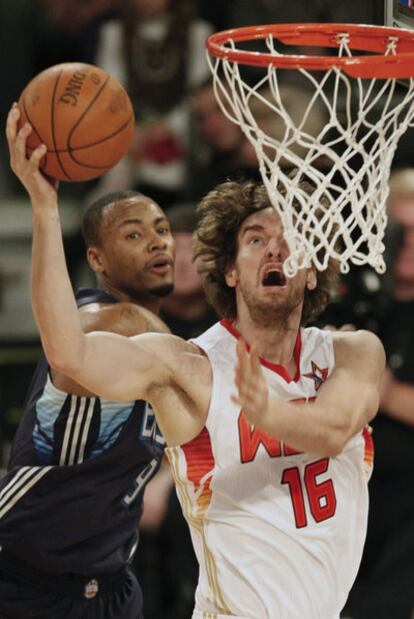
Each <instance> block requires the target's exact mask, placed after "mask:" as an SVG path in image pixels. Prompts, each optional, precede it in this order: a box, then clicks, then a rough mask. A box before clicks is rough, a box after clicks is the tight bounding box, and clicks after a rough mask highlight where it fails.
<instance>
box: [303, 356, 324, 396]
mask: <svg viewBox="0 0 414 619" xmlns="http://www.w3.org/2000/svg"><path fill="white" fill-rule="evenodd" d="M311 366H312V372H309V374H304V375H303V376H305V377H306V378H311V379H312V380H313V382H314V383H315V391H318V389H319V387H320V386H321V385H322V383H324V382H325V380H326V378H327V376H328V368H322V369H321V368H320V367H318V366H317V365H316V363H315V362H314V361H311Z"/></svg>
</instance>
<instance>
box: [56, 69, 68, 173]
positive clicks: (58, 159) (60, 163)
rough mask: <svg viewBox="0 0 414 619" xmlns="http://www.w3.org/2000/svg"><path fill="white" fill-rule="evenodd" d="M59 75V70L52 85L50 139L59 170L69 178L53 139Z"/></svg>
mask: <svg viewBox="0 0 414 619" xmlns="http://www.w3.org/2000/svg"><path fill="white" fill-rule="evenodd" d="M61 75H62V71H60V73H58V75H57V77H56V80H55V84H54V86H53V92H52V101H51V104H52V109H51V121H52V126H51V129H52V141H53V145H54V147H55V151H54V153H55V155H56V159H57V162H58V164H59V165H60V167H61V170H62V172H63V174H64V175H65V176H66V178H68V179H71V178H72V177H71V176H69V174H68V173H67V172H66V170H65V168H64V166H63V164H62V162H61V160H60V157H59V152H58V151H57V150H56V146H57V145H56V139H55V99H56V91H57V87H58V84H59V80H60V77H61Z"/></svg>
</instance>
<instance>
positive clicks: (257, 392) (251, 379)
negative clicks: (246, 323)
mask: <svg viewBox="0 0 414 619" xmlns="http://www.w3.org/2000/svg"><path fill="white" fill-rule="evenodd" d="M236 350H237V365H236V370H235V378H234V382H235V383H236V387H237V389H238V394H237V395H234V396H232V400H233V402H236V404H239V405H240V407H241V408H242V409H243V412H244V414H245V415H246V419H247V420H248V422H249V423H251V424H254V425H256V424H258V423H259V421H260V419H261V418H262V417H263V415H264V414H265V413H266V412H267V409H268V404H269V390H268V387H267V383H266V379H265V377H264V374H263V371H262V367H261V365H260V360H259V356H258V354H257V352H256V349H255V347H254V345H253V346H252V347H251V348H250V351H248V349H247V345H246V343H245V342H244V341H243V340H242V339H241V338H240V339H239V341H238V342H237V348H236Z"/></svg>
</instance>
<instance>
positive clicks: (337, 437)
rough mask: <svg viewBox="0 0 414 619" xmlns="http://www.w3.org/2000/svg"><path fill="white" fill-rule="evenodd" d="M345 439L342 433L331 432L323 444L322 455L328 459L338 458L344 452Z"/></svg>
mask: <svg viewBox="0 0 414 619" xmlns="http://www.w3.org/2000/svg"><path fill="white" fill-rule="evenodd" d="M346 442H347V438H346V437H345V435H344V434H343V433H342V432H337V431H336V432H332V433H331V434H330V436H329V437H327V439H326V440H325V442H324V449H323V451H324V453H323V455H324V456H326V457H328V458H335V456H339V454H340V453H342V451H343V450H344V447H345V445H346Z"/></svg>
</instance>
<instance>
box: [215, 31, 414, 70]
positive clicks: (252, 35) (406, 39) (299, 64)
mask: <svg viewBox="0 0 414 619" xmlns="http://www.w3.org/2000/svg"><path fill="white" fill-rule="evenodd" d="M341 34H348V35H349V42H348V46H349V48H350V49H352V50H358V51H368V52H373V54H372V55H370V56H359V55H355V56H352V57H349V56H346V57H345V56H344V57H337V56H304V55H286V54H283V55H280V56H279V55H278V56H276V55H273V54H270V53H262V52H254V51H246V50H240V49H232V48H230V47H228V43H229V42H230V41H233V42H234V43H240V42H246V41H254V40H263V39H266V38H267V37H268V36H269V35H270V36H272V37H273V38H275V39H277V40H278V41H281V42H282V43H284V44H285V45H301V46H302V45H303V46H307V45H309V46H315V47H332V48H338V46H339V44H338V35H341ZM391 37H392V38H394V39H395V45H396V53H394V54H389V55H388V56H384V54H385V52H386V50H387V47H388V46H389V43H390V38H391ZM206 46H207V49H208V51H209V53H210V54H211V55H212V56H215V57H217V58H220V59H223V60H228V61H232V62H236V63H239V64H245V65H251V66H258V67H267V66H273V67H276V68H280V69H307V70H309V71H327V70H329V69H331V68H332V67H337V68H338V69H340V70H341V71H344V72H345V73H346V74H348V75H350V76H351V77H361V78H380V79H381V78H382V79H387V78H410V77H414V31H412V30H408V29H405V28H390V27H387V26H371V25H359V24H330V23H328V24H296V23H295V24H273V25H264V26H248V27H244V28H234V29H232V30H224V31H222V32H217V33H215V34H212V35H211V36H209V38H208V39H207V43H206Z"/></svg>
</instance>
